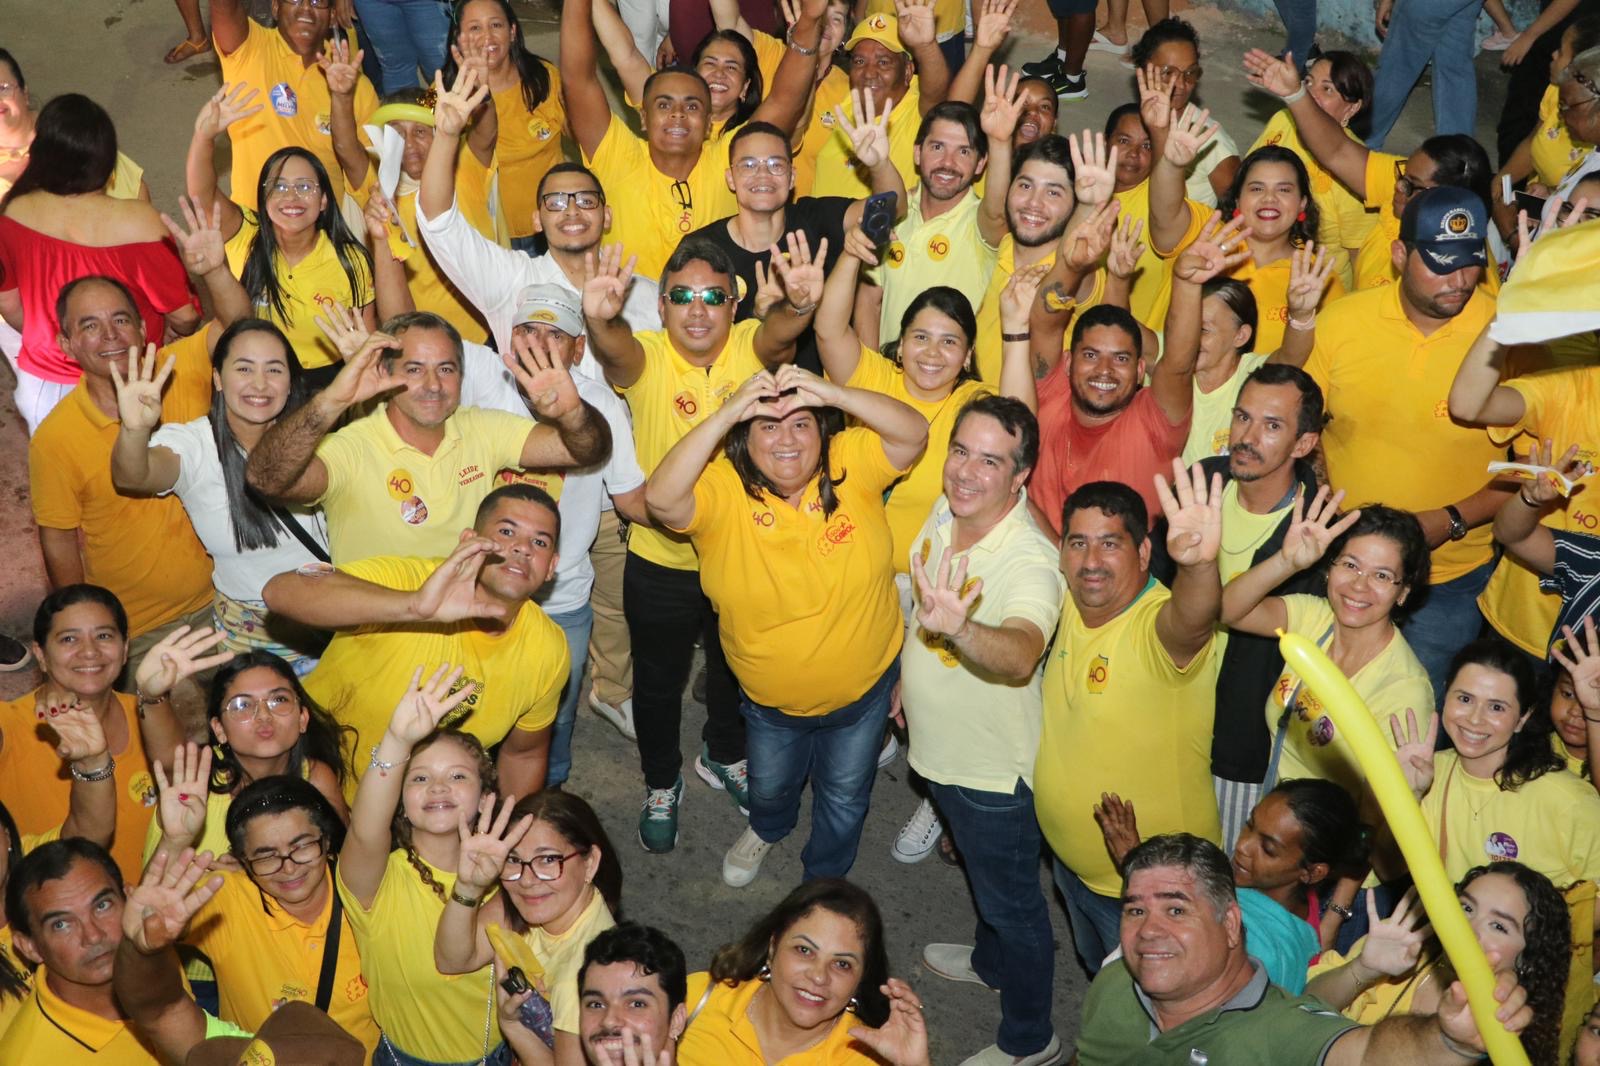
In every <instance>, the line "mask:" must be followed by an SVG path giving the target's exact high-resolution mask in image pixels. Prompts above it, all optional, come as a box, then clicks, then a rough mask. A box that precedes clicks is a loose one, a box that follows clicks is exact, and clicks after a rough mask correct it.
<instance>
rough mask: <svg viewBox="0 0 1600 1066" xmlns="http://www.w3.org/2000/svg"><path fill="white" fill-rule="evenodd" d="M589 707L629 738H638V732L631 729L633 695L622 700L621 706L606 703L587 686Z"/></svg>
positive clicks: (591, 686)
mask: <svg viewBox="0 0 1600 1066" xmlns="http://www.w3.org/2000/svg"><path fill="white" fill-rule="evenodd" d="M589 709H590V710H592V711H594V713H595V714H598V715H599V716H600V717H601V718H604V719H605V720H606V724H608V725H609V726H611V728H613V729H615V730H616V731H617V732H619V733H621V734H622V735H623V736H625V737H627V738H628V739H629V740H638V739H639V734H637V733H635V732H634V730H633V697H632V696H629V697H628V698H627V699H625V700H623V701H622V706H620V707H618V706H616V705H615V704H610V703H607V702H606V701H605V700H603V699H601V698H600V694H599V693H598V692H596V691H595V690H594V686H593V685H590V686H589Z"/></svg>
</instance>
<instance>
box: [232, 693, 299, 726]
mask: <svg viewBox="0 0 1600 1066" xmlns="http://www.w3.org/2000/svg"><path fill="white" fill-rule="evenodd" d="M222 709H223V711H224V712H226V713H227V714H229V715H231V716H232V717H234V718H238V719H240V720H242V721H248V720H249V719H251V718H254V717H255V716H256V715H258V714H260V713H261V711H262V710H263V709H265V710H266V712H267V713H268V714H269V715H271V716H272V717H274V718H287V717H289V716H290V715H291V714H294V713H295V712H296V711H298V710H299V709H300V701H299V700H297V699H295V698H294V697H293V696H291V695H290V694H288V693H287V692H274V693H273V694H272V695H270V696H267V697H266V698H264V699H257V698H256V697H255V696H245V695H239V696H235V697H233V699H231V700H229V701H228V702H227V703H224V704H223V705H222Z"/></svg>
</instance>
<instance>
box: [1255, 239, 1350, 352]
mask: <svg viewBox="0 0 1600 1066" xmlns="http://www.w3.org/2000/svg"><path fill="white" fill-rule="evenodd" d="M1291 266H1292V260H1290V259H1279V260H1277V261H1276V262H1273V263H1268V264H1267V265H1266V266H1257V265H1256V264H1255V261H1254V260H1248V259H1247V260H1245V261H1244V262H1243V263H1241V264H1239V265H1238V266H1237V267H1235V268H1234V270H1233V273H1231V274H1229V275H1228V276H1229V277H1230V278H1232V279H1233V280H1234V281H1242V282H1244V283H1245V284H1246V285H1248V286H1249V287H1250V295H1252V296H1254V297H1255V298H1256V335H1255V339H1254V340H1252V341H1251V342H1250V346H1251V347H1252V348H1254V349H1255V350H1256V351H1258V352H1265V353H1266V354H1267V355H1271V354H1272V353H1273V352H1275V351H1277V350H1278V348H1279V346H1280V345H1282V344H1283V335H1284V331H1285V330H1287V329H1288V328H1289V271H1290V268H1291ZM1344 294H1345V287H1344V282H1342V281H1340V280H1339V278H1338V275H1334V276H1333V277H1332V278H1329V279H1328V287H1327V288H1326V289H1324V290H1322V299H1321V300H1319V301H1317V310H1318V311H1321V310H1323V309H1324V308H1326V307H1327V306H1328V305H1329V304H1330V303H1332V302H1333V301H1334V300H1337V299H1338V298H1339V297H1341V296H1343V295H1344Z"/></svg>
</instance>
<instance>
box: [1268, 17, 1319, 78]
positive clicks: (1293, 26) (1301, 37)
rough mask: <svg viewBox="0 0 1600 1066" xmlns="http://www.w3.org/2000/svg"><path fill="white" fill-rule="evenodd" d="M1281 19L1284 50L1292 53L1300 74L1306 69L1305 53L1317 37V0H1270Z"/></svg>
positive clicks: (1309, 49)
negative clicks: (1284, 39) (1284, 36)
mask: <svg viewBox="0 0 1600 1066" xmlns="http://www.w3.org/2000/svg"><path fill="white" fill-rule="evenodd" d="M1272 3H1273V6H1274V7H1276V8H1277V9H1278V17H1279V18H1281V19H1282V20H1283V32H1284V34H1285V35H1286V38H1287V39H1286V41H1285V43H1284V49H1285V51H1288V52H1291V53H1293V55H1294V65H1295V66H1296V67H1298V68H1299V69H1300V72H1301V73H1302V74H1304V73H1305V69H1306V55H1307V53H1309V52H1310V51H1311V46H1312V44H1314V43H1315V42H1316V39H1317V0H1272Z"/></svg>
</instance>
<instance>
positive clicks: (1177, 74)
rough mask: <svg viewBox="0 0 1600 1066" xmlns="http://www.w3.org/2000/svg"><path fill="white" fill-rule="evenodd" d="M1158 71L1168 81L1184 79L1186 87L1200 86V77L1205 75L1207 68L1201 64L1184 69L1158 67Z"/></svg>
mask: <svg viewBox="0 0 1600 1066" xmlns="http://www.w3.org/2000/svg"><path fill="white" fill-rule="evenodd" d="M1156 69H1157V70H1158V71H1160V72H1161V76H1162V77H1164V78H1167V79H1168V80H1171V79H1173V78H1182V79H1183V83H1184V84H1185V85H1199V84H1200V75H1202V74H1204V73H1205V68H1204V67H1202V66H1201V65H1200V64H1199V63H1196V64H1195V65H1194V66H1192V67H1185V68H1182V69H1180V68H1178V67H1157V68H1156Z"/></svg>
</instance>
